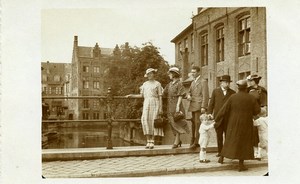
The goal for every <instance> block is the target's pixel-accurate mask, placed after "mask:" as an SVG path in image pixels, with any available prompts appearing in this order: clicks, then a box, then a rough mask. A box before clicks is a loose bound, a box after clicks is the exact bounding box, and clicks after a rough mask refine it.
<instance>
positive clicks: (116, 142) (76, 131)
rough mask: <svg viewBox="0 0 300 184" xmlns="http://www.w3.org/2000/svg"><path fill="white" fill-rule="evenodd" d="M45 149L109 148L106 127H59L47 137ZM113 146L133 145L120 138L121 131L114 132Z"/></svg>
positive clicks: (115, 128)
mask: <svg viewBox="0 0 300 184" xmlns="http://www.w3.org/2000/svg"><path fill="white" fill-rule="evenodd" d="M45 139H46V140H45V141H44V143H43V149H61V148H95V147H106V146H107V127H106V126H78V127H57V128H55V129H52V131H51V132H49V133H48V134H47V135H46V138H45ZM111 139H112V144H113V146H114V147H118V146H130V145H131V146H132V143H130V142H127V141H124V140H122V139H121V138H119V129H118V127H114V128H113V131H112V137H111Z"/></svg>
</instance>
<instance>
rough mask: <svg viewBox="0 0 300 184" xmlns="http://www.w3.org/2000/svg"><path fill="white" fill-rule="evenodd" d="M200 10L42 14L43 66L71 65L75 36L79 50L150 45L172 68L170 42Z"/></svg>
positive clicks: (52, 11) (72, 10)
mask: <svg viewBox="0 0 300 184" xmlns="http://www.w3.org/2000/svg"><path fill="white" fill-rule="evenodd" d="M196 11H197V7H195V6H190V7H188V6H185V7H172V8H165V7H163V8H159V7H145V6H143V7H135V8H131V7H128V6H127V7H124V8H119V7H118V8H94V9H91V8H81V9H78V8H69V9H43V10H42V11H41V35H42V42H41V43H42V62H45V61H50V62H60V63H70V62H71V60H72V50H73V40H74V35H77V36H78V45H79V46H88V47H93V46H94V45H95V44H96V42H98V44H99V46H100V48H101V47H105V48H114V47H115V45H116V44H118V45H119V46H120V45H122V44H124V43H125V42H129V45H130V46H138V47H141V46H142V44H143V43H145V42H148V41H151V42H152V43H153V44H154V45H155V46H156V47H158V48H160V50H159V51H160V53H161V55H162V56H163V57H164V59H165V60H166V61H168V62H169V63H170V64H174V63H175V46H174V43H171V40H172V39H173V38H174V37H175V36H176V35H178V34H179V33H180V32H181V31H183V30H184V29H185V28H186V27H187V26H189V25H190V24H191V23H192V20H191V17H192V12H193V13H194V14H196Z"/></svg>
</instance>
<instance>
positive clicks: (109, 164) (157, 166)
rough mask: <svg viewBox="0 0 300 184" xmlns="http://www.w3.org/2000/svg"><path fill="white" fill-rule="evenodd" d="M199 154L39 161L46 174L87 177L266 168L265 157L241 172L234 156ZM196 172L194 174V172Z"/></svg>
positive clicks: (252, 173) (219, 171)
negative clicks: (201, 156)
mask: <svg viewBox="0 0 300 184" xmlns="http://www.w3.org/2000/svg"><path fill="white" fill-rule="evenodd" d="M198 156H199V154H196V153H191V154H178V155H163V156H148V157H147V156H136V157H122V158H106V159H96V160H74V161H53V162H43V164H42V169H43V171H42V173H43V176H44V177H46V178H91V177H137V176H139V177H140V176H157V175H170V174H183V173H200V172H201V173H203V176H205V175H211V174H216V175H219V174H220V175H224V173H223V171H225V170H226V174H227V175H253V176H257V175H262V173H264V172H263V171H262V172H256V170H257V168H260V170H259V171H261V169H262V168H267V164H268V160H267V159H263V160H262V161H256V160H249V161H245V165H246V166H247V167H248V168H249V170H248V171H245V172H240V173H239V172H237V165H238V161H237V160H231V159H225V160H224V164H219V163H217V159H218V157H216V156H215V153H208V154H207V158H208V159H210V160H211V162H210V163H206V164H205V163H199V159H198ZM266 170H267V169H266ZM196 175H198V174H196Z"/></svg>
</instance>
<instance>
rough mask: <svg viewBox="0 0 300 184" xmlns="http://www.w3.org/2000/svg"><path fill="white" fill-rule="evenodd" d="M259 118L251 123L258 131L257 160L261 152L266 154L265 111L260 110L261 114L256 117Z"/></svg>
mask: <svg viewBox="0 0 300 184" xmlns="http://www.w3.org/2000/svg"><path fill="white" fill-rule="evenodd" d="M258 116H259V118H258V119H255V120H254V121H253V125H254V126H257V129H258V137H259V143H258V151H257V153H256V157H257V158H261V150H262V149H265V150H266V152H268V116H267V110H266V109H265V108H261V112H260V114H259V115H258Z"/></svg>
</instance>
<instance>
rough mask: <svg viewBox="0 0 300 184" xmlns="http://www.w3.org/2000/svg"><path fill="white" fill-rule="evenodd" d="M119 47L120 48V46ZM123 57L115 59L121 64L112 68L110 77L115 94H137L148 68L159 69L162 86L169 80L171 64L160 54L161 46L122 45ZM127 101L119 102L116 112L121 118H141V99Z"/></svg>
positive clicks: (145, 44) (149, 44) (158, 79)
mask: <svg viewBox="0 0 300 184" xmlns="http://www.w3.org/2000/svg"><path fill="white" fill-rule="evenodd" d="M118 49H119V48H118ZM120 50H121V57H118V59H117V60H116V58H115V61H114V62H116V63H119V65H117V66H114V67H113V68H111V70H110V74H109V78H110V80H111V81H110V82H111V87H112V91H113V94H114V95H120V96H123V95H128V94H137V93H139V92H140V86H141V85H142V84H143V83H144V82H145V81H146V80H147V78H145V77H144V74H145V71H146V70H147V69H148V68H155V69H158V72H157V75H156V80H157V81H159V82H160V83H161V84H162V86H163V87H164V86H166V84H167V83H168V82H169V78H168V75H167V71H168V69H169V64H168V62H166V61H165V60H164V58H163V57H162V56H161V55H160V52H159V48H157V47H156V46H154V45H153V44H152V43H151V42H147V43H144V44H143V47H141V48H138V47H130V46H129V45H128V43H126V44H125V45H121V46H120ZM125 101H126V102H125V103H119V104H117V105H118V106H117V107H115V108H114V109H115V110H116V112H115V114H116V116H118V117H121V118H139V117H140V116H141V111H142V105H143V104H142V103H143V101H142V100H141V99H136V100H132V99H128V100H125Z"/></svg>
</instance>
